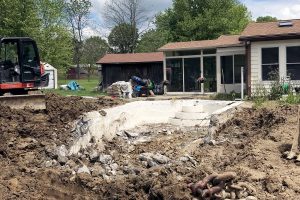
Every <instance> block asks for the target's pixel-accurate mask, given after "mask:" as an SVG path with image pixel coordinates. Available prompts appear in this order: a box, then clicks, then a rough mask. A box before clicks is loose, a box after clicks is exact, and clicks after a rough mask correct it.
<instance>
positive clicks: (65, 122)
mask: <svg viewBox="0 0 300 200" xmlns="http://www.w3.org/2000/svg"><path fill="white" fill-rule="evenodd" d="M47 104H48V108H47V110H45V111H34V110H13V109H9V108H4V107H1V108H0V110H1V112H0V124H1V126H0V130H1V134H0V170H1V174H0V199H159V200H161V199H192V196H191V191H190V189H189V188H188V187H187V185H188V184H189V183H195V182H197V181H200V180H202V179H203V178H205V177H206V176H207V175H210V174H214V173H217V174H222V173H224V172H235V173H236V175H237V176H236V178H235V179H234V181H233V182H234V184H237V185H241V184H243V185H247V186H248V187H249V188H250V190H249V189H248V190H247V191H244V192H243V193H242V194H237V193H236V194H237V195H241V196H236V198H233V199H241V198H239V197H243V198H242V199H252V200H254V199H298V197H299V194H300V187H299V185H300V180H299V176H300V167H299V166H297V163H294V162H293V161H287V160H285V159H284V158H282V154H283V152H285V151H287V150H289V148H290V146H291V143H292V140H293V139H292V136H293V134H294V132H295V131H297V107H296V106H276V107H272V108H264V109H254V108H241V107H239V106H238V107H236V108H234V109H233V110H235V113H234V114H227V113H226V112H222V114H220V115H218V117H217V119H214V120H213V122H214V123H213V124H214V125H217V126H216V127H215V131H214V141H215V142H214V143H212V144H205V143H204V142H203V141H204V139H205V137H206V135H207V130H206V129H201V128H200V127H199V126H196V127H189V128H186V127H179V126H174V125H171V124H168V123H167V124H161V123H155V124H147V125H138V126H135V127H134V128H131V129H129V130H127V131H119V132H117V135H116V136H115V137H114V138H112V139H111V140H106V139H105V138H102V139H101V143H102V145H101V147H100V146H99V145H98V143H97V141H96V140H95V139H93V138H92V139H91V141H89V144H88V145H87V148H86V149H82V150H80V151H79V152H78V154H76V155H69V149H70V147H71V146H72V144H74V143H76V141H77V140H78V139H79V138H81V137H82V135H77V134H78V133H76V131H74V127H73V124H74V121H76V122H78V119H80V118H82V116H83V114H85V113H88V112H90V111H95V110H101V109H102V110H103V109H104V110H107V108H110V107H115V106H118V105H123V104H124V102H122V101H119V100H113V99H109V98H99V99H94V100H87V99H82V98H78V97H67V98H65V97H59V96H55V95H50V96H48V97H47ZM179 110H180V109H179ZM174 112H177V110H175V111H174ZM98 113H99V112H98ZM100 113H101V114H102V115H105V112H102V111H101V112H100ZM107 113H108V112H107ZM107 113H106V114H107ZM101 114H100V115H101ZM102 115H101V116H102ZM175 115H176V114H175ZM102 117H103V116H102ZM225 118H226V120H224V119H225ZM142 124H143V123H142ZM84 127H86V126H82V130H84ZM124 127H125V126H124ZM126 128H128V126H127V127H126ZM72 130H73V131H72ZM227 192H228V191H227ZM232 194H234V193H232ZM232 194H231V195H232Z"/></svg>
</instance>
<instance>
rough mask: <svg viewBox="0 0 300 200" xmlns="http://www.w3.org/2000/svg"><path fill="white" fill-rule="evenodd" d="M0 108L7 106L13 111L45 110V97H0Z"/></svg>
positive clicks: (35, 95)
mask: <svg viewBox="0 0 300 200" xmlns="http://www.w3.org/2000/svg"><path fill="white" fill-rule="evenodd" d="M0 106H8V107H10V108H13V109H24V108H29V109H33V110H43V109H46V102H45V95H44V94H32V95H15V96H1V97H0Z"/></svg>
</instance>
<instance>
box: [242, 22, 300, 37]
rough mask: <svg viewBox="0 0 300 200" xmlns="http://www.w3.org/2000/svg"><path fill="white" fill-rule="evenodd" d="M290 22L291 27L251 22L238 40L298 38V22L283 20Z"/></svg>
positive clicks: (299, 32)
mask: <svg viewBox="0 0 300 200" xmlns="http://www.w3.org/2000/svg"><path fill="white" fill-rule="evenodd" d="M283 21H291V23H292V26H278V25H279V22H280V21H278V22H263V23H257V22H251V23H250V24H248V26H247V27H246V28H245V30H244V31H243V32H242V34H241V37H240V40H254V39H261V40H263V39H267V38H270V39H271V38H280V37H293V36H294V37H295V36H300V20H299V19H294V20H283Z"/></svg>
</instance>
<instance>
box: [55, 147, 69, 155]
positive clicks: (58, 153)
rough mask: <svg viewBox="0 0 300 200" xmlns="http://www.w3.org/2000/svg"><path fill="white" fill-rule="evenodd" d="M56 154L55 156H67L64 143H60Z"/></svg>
mask: <svg viewBox="0 0 300 200" xmlns="http://www.w3.org/2000/svg"><path fill="white" fill-rule="evenodd" d="M56 155H57V156H67V155H68V150H67V148H66V146H65V145H61V146H60V147H58V148H57V149H56Z"/></svg>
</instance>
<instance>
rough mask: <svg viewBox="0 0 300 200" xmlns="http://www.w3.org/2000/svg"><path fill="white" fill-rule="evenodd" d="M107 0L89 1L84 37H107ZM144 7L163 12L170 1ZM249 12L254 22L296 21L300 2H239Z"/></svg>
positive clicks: (144, 0) (145, 1)
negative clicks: (267, 18)
mask: <svg viewBox="0 0 300 200" xmlns="http://www.w3.org/2000/svg"><path fill="white" fill-rule="evenodd" d="M105 1H107V0H91V2H92V5H93V6H92V9H91V19H92V23H91V25H90V26H89V27H87V28H86V29H85V35H86V37H88V36H92V35H100V36H103V37H107V35H108V33H109V29H108V28H107V27H106V26H105V24H104V21H103V18H102V14H101V12H102V10H103V8H104V4H105ZM141 1H142V3H143V4H144V7H145V8H146V9H148V10H150V11H153V16H154V15H155V13H158V12H160V11H164V10H165V9H167V8H168V7H170V6H171V5H172V0H141ZM240 2H241V3H243V4H245V5H246V6H247V8H248V10H249V11H250V12H251V15H252V18H253V19H254V20H255V19H256V18H257V17H259V16H266V15H270V16H273V17H277V18H278V19H298V18H300V0H240Z"/></svg>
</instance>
